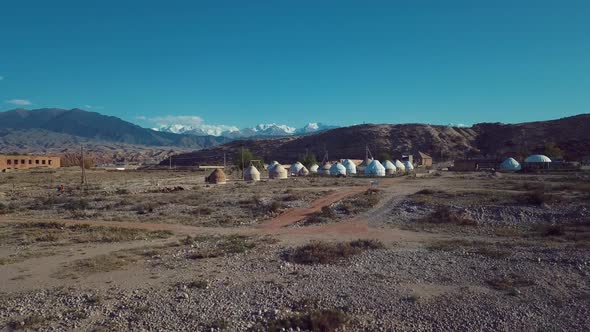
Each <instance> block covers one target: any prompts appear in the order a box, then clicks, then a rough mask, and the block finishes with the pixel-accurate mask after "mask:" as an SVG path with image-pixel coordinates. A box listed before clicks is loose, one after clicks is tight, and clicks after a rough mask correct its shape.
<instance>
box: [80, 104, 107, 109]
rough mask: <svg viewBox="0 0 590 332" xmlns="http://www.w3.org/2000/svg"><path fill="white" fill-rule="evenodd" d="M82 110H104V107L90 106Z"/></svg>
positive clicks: (85, 106)
mask: <svg viewBox="0 0 590 332" xmlns="http://www.w3.org/2000/svg"><path fill="white" fill-rule="evenodd" d="M84 108H86V109H89V110H90V109H95V110H101V109H104V107H102V106H92V105H84Z"/></svg>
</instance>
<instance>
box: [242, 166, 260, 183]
mask: <svg viewBox="0 0 590 332" xmlns="http://www.w3.org/2000/svg"><path fill="white" fill-rule="evenodd" d="M244 180H245V181H260V172H259V171H258V169H257V168H256V167H254V165H250V167H248V168H246V170H244Z"/></svg>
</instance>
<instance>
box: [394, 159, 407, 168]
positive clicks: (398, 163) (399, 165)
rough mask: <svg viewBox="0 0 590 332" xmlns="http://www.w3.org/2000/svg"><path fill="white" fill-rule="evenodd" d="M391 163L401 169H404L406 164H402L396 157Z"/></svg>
mask: <svg viewBox="0 0 590 332" xmlns="http://www.w3.org/2000/svg"><path fill="white" fill-rule="evenodd" d="M393 164H394V165H395V167H397V168H399V169H402V170H404V169H406V166H404V164H403V163H402V162H401V161H399V160H397V159H396V160H395V161H394V162H393Z"/></svg>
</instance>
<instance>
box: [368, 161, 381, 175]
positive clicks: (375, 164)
mask: <svg viewBox="0 0 590 332" xmlns="http://www.w3.org/2000/svg"><path fill="white" fill-rule="evenodd" d="M365 175H369V176H385V167H383V165H381V163H380V162H379V160H373V161H371V162H370V163H369V165H368V166H367V169H365Z"/></svg>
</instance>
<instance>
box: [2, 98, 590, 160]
mask: <svg viewBox="0 0 590 332" xmlns="http://www.w3.org/2000/svg"><path fill="white" fill-rule="evenodd" d="M194 129H195V128H192V129H188V128H186V130H184V131H183V130H181V129H180V128H179V130H177V132H178V133H174V132H167V131H163V130H158V131H156V130H152V129H149V128H142V127H140V126H137V125H135V124H132V123H129V122H126V121H124V120H122V119H119V118H117V117H114V116H106V115H102V114H99V113H96V112H88V111H84V110H81V109H71V110H65V109H58V108H44V109H38V110H25V109H15V110H11V111H5V112H0V153H10V152H17V153H30V154H57V155H61V156H72V155H76V154H78V153H79V151H80V146H81V145H84V147H85V149H86V150H87V151H89V153H90V155H91V156H92V158H93V159H94V160H96V161H97V162H100V163H110V162H113V161H122V160H125V161H133V162H137V163H145V162H150V163H154V162H158V161H161V160H163V159H164V160H165V159H166V158H168V156H171V155H174V156H176V157H174V158H173V163H174V164H176V165H197V164H214V163H219V162H221V161H222V159H223V156H224V154H225V155H226V156H227V157H229V158H231V157H233V155H236V154H237V153H238V151H240V149H241V148H242V147H244V148H248V149H250V150H251V151H252V152H253V153H254V154H256V155H257V156H259V157H262V158H264V159H265V160H267V161H270V160H278V161H280V162H282V163H289V162H292V161H294V160H296V159H298V158H299V157H300V156H301V155H303V154H305V153H306V152H307V153H311V154H314V155H315V156H316V158H318V159H320V160H321V159H322V157H323V156H324V155H325V154H326V152H327V153H328V154H329V157H330V159H341V158H353V159H361V158H364V156H365V150H366V147H369V150H370V151H371V152H372V153H373V155H374V156H376V157H377V156H379V155H380V154H383V153H387V154H390V155H391V156H392V157H394V158H399V155H401V154H402V153H412V154H416V153H417V152H418V151H421V152H424V153H427V154H430V155H432V156H433V157H434V158H435V160H449V159H453V158H464V157H482V156H483V157H488V156H491V157H505V156H514V157H517V158H522V157H524V156H525V155H526V154H529V153H534V152H543V151H544V150H543V149H544V148H545V147H546V146H547V145H548V144H550V145H553V146H555V147H557V148H558V149H560V150H561V151H562V152H563V157H565V159H569V160H578V159H580V158H582V157H587V156H590V139H589V138H588V137H589V136H588V133H589V132H590V114H581V115H577V116H573V117H567V118H562V119H557V120H549V121H537V122H527V123H519V124H502V123H480V124H475V125H473V126H470V127H465V126H440V125H427V124H365V125H356V126H350V127H341V128H332V127H330V126H325V125H321V124H309V125H308V126H306V127H304V128H300V129H294V128H291V127H288V126H284V125H277V124H269V125H259V126H256V127H254V128H249V129H242V130H239V129H236V130H234V131H233V132H234V133H235V136H233V137H232V136H229V137H228V136H223V135H222V134H223V133H216V134H215V135H198V134H197V132H192V133H190V134H189V132H191V130H194ZM170 131H172V129H171V130H170ZM205 133H206V132H205ZM179 157H182V158H179ZM68 159H71V158H69V157H68ZM165 163H168V161H165Z"/></svg>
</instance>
